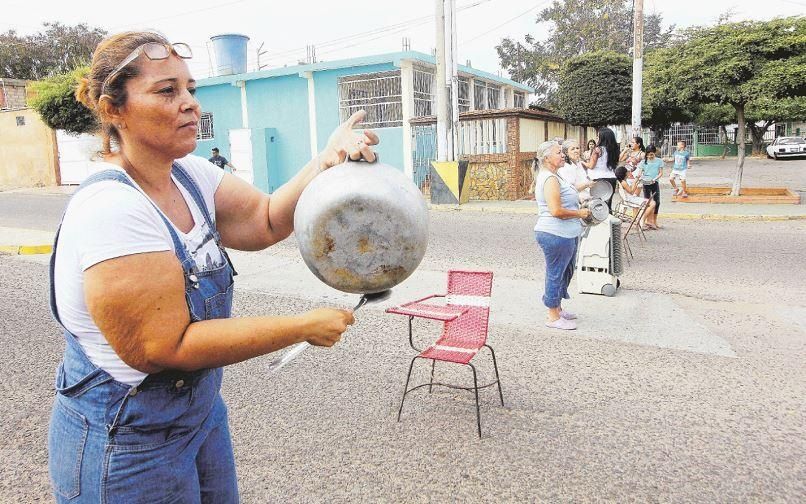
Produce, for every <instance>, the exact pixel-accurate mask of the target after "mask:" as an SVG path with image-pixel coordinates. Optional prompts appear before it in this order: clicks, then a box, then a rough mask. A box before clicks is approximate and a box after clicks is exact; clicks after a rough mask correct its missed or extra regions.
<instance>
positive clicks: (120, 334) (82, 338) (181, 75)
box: [48, 32, 378, 503]
mask: <svg viewBox="0 0 806 504" xmlns="http://www.w3.org/2000/svg"><path fill="white" fill-rule="evenodd" d="M190 56H191V53H190V47H188V46H187V45H186V44H181V43H177V44H171V43H169V42H168V41H167V40H166V39H165V38H164V37H162V36H161V35H158V34H155V33H150V32H127V33H122V34H118V35H114V36H111V37H109V38H107V39H106V40H104V41H102V42H101V43H100V44H99V45H98V47H97V48H96V50H95V52H94V54H93V61H92V66H91V69H90V72H89V75H88V76H87V78H85V79H84V80H83V82H82V83H81V85H80V86H79V89H78V90H77V91H76V97H77V98H78V99H79V101H81V102H82V103H83V104H85V105H86V106H87V107H88V108H90V109H91V110H92V111H94V112H95V113H96V115H97V116H98V118H99V121H100V124H101V133H102V134H103V136H104V139H105V141H104V149H103V152H102V156H103V162H102V163H99V165H98V167H99V168H100V170H101V171H99V172H98V173H96V174H95V175H92V176H91V177H89V178H88V179H87V180H86V181H85V182H84V183H83V184H82V185H81V187H80V188H79V189H78V191H76V193H75V195H74V196H73V198H72V200H71V201H70V203H69V204H68V207H67V209H66V211H65V215H64V218H63V220H62V224H61V227H60V230H59V232H58V233H57V235H56V236H57V237H56V243H55V244H54V251H53V257H52V263H51V308H52V310H53V314H54V316H55V318H56V320H57V321H58V322H59V323H60V324H61V325H62V326H63V327H64V329H65V331H64V336H65V339H66V341H67V347H66V350H65V354H64V358H63V360H62V363H61V365H60V366H59V370H58V372H57V377H56V398H55V401H54V405H53V412H52V417H51V423H50V431H49V439H48V445H49V446H48V451H49V464H50V475H51V481H52V484H53V489H54V492H55V496H56V500H57V502H224V503H229V502H237V501H238V488H237V481H236V477H235V462H234V457H233V452H232V443H231V440H230V432H229V427H228V421H227V408H226V406H225V405H224V402H223V399H222V398H221V394H220V392H219V390H220V387H221V381H222V374H223V372H222V369H221V368H222V366H225V365H227V364H233V363H236V362H240V361H243V360H246V359H249V358H252V357H256V356H259V355H263V354H266V353H269V352H273V351H275V350H278V349H280V348H283V347H286V346H289V345H292V344H294V343H298V342H301V341H308V342H309V343H312V344H314V345H320V346H332V345H333V344H335V343H336V342H337V341H339V338H340V336H341V334H342V333H343V332H344V331H345V330H346V329H347V327H348V326H349V325H350V324H352V323H353V315H352V312H350V311H349V310H339V309H330V308H321V309H317V310H313V311H310V312H307V313H303V314H299V315H295V316H282V317H281V316H263V317H243V318H230V311H231V307H232V289H233V275H234V270H233V268H232V265H231V263H230V260H229V258H228V256H227V253H226V251H225V249H224V247H225V246H226V247H232V248H235V249H240V250H260V249H264V248H266V247H268V246H270V245H272V244H274V243H277V242H279V241H281V240H283V239H285V238H286V237H288V236H289V235H290V234H291V232H292V231H293V230H294V229H293V225H294V219H293V217H294V209H295V206H296V204H297V200H298V199H299V197H300V194H301V192H302V190H303V189H304V188H305V186H306V185H307V184H308V183H309V182H310V181H311V180H312V179H313V178H314V177H316V176H317V175H318V174H319V173H320V172H321V171H322V170H325V169H327V168H329V167H331V166H334V165H335V164H338V163H340V162H341V161H343V160H344V159H345V157H346V156H348V155H349V156H350V157H351V158H352V159H358V158H359V157H361V156H363V157H365V158H366V159H368V160H373V159H374V153H373V152H372V150H371V148H370V147H369V146H370V145H373V144H375V143H377V141H378V139H377V136H376V135H375V134H374V133H372V132H371V131H364V132H363V133H362V134H355V133H354V132H353V130H352V128H353V126H355V124H356V123H358V122H360V120H361V119H362V117H363V113H357V114H355V115H354V116H353V117H351V118H350V119H349V120H348V121H347V122H346V123H345V124H342V125H341V126H340V127H339V128H337V129H336V130H335V132H334V133H333V135H331V137H330V139H329V141H328V144H327V146H326V148H325V150H324V151H323V152H322V153H321V154H320V155H319V156H317V157H316V158H315V159H314V160H311V161H310V162H309V163H307V164H306V165H305V166H304V167H303V168H302V169H301V170H300V171H299V173H298V174H297V175H296V176H295V177H293V178H292V179H291V180H290V181H289V182H288V183H287V184H285V185H284V186H283V187H281V188H279V189H278V190H277V191H275V192H274V193H273V194H272V195H271V196H269V195H267V194H264V193H262V192H260V191H259V190H257V189H256V188H254V187H253V186H251V185H249V184H247V183H245V182H243V181H242V180H240V179H239V178H237V177H235V176H233V175H231V174H228V173H225V172H224V171H222V170H220V169H218V168H217V167H216V166H214V165H213V164H211V163H209V162H208V161H207V160H206V159H203V158H199V157H196V156H192V155H189V154H190V153H191V152H192V151H193V150H194V148H195V147H196V131H197V128H198V122H199V116H200V107H199V103H198V102H197V101H196V99H195V98H194V97H193V94H194V92H195V90H196V81H195V80H194V79H193V77H192V76H191V75H190V72H189V70H188V66H187V64H186V63H185V60H186V59H187V58H189V57H190ZM113 147H116V148H115V149H113Z"/></svg>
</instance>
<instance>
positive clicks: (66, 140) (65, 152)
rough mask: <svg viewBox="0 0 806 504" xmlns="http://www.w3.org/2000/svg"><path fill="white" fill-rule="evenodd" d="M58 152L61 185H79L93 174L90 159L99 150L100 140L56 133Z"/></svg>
mask: <svg viewBox="0 0 806 504" xmlns="http://www.w3.org/2000/svg"><path fill="white" fill-rule="evenodd" d="M56 145H57V148H58V150H59V172H60V173H61V178H62V185H70V184H80V183H81V182H83V181H84V179H85V178H87V176H88V175H90V174H91V173H93V172H94V171H96V170H95V167H94V165H93V163H92V158H93V157H94V156H95V155H96V154H97V153H98V151H100V150H101V139H100V138H99V137H97V136H95V135H70V134H68V133H66V132H65V131H63V130H57V131H56Z"/></svg>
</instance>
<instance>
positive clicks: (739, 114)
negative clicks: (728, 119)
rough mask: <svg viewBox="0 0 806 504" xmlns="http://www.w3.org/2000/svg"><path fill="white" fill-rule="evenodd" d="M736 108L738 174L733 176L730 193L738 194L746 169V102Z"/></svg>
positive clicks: (732, 194)
mask: <svg viewBox="0 0 806 504" xmlns="http://www.w3.org/2000/svg"><path fill="white" fill-rule="evenodd" d="M734 107H735V108H736V122H737V123H739V131H738V132H737V134H736V135H737V136H738V137H739V138H738V140H739V161H738V162H737V163H736V175H735V176H734V177H733V187H732V188H731V191H730V195H731V196H738V195H739V193H740V192H741V189H742V170H743V169H744V135H745V131H744V128H745V126H746V123H745V121H744V104H743V103H742V104H740V105H734Z"/></svg>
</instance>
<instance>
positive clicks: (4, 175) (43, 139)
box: [0, 109, 57, 187]
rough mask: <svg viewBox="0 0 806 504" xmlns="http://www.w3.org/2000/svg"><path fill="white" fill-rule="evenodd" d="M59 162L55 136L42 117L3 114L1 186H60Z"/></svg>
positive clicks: (19, 112) (0, 125)
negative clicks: (57, 170) (57, 177)
mask: <svg viewBox="0 0 806 504" xmlns="http://www.w3.org/2000/svg"><path fill="white" fill-rule="evenodd" d="M20 118H21V119H20ZM20 123H21V124H20ZM56 159H57V157H56V138H55V135H54V133H53V130H51V129H50V128H49V127H48V126H47V125H46V124H45V123H44V122H42V119H41V118H40V117H39V114H37V113H36V112H35V111H33V110H32V109H23V110H15V111H0V186H3V187H41V186H54V185H57V180H56V166H57V160H56Z"/></svg>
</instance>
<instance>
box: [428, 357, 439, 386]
mask: <svg viewBox="0 0 806 504" xmlns="http://www.w3.org/2000/svg"><path fill="white" fill-rule="evenodd" d="M436 365H437V361H436V360H435V359H432V360H431V381H430V382H428V393H429V394H430V393H431V389H432V388H433V387H434V367H435V366H436Z"/></svg>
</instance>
